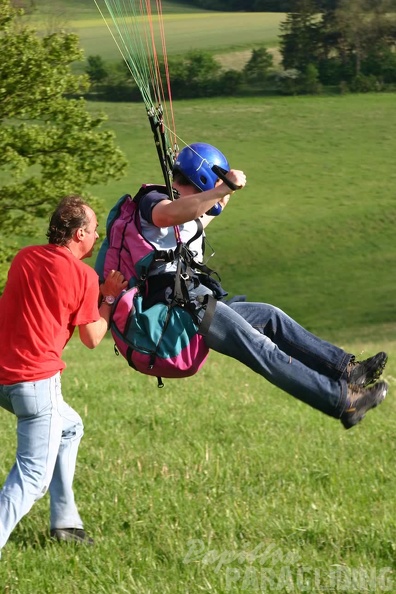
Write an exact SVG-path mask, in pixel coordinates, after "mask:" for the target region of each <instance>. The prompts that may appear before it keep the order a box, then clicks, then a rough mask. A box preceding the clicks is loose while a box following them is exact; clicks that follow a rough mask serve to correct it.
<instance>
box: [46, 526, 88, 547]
mask: <svg viewBox="0 0 396 594" xmlns="http://www.w3.org/2000/svg"><path fill="white" fill-rule="evenodd" d="M50 535H51V538H54V539H55V540H58V541H60V542H77V543H82V544H86V545H93V544H94V540H93V538H91V537H90V536H88V535H87V533H86V532H85V530H83V529H82V528H54V529H53V530H51V531H50Z"/></svg>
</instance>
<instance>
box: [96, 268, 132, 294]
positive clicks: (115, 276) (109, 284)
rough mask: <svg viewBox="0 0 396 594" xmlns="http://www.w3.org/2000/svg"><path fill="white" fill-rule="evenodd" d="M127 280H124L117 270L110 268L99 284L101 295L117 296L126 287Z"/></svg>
mask: <svg viewBox="0 0 396 594" xmlns="http://www.w3.org/2000/svg"><path fill="white" fill-rule="evenodd" d="M127 286H128V281H126V280H125V278H124V276H123V275H122V274H121V272H119V271H118V270H111V271H110V272H109V274H108V275H107V277H106V280H105V282H104V283H102V284H101V285H100V292H101V293H102V295H103V297H107V296H108V295H111V296H112V297H118V295H119V294H120V293H121V291H123V290H124V289H126V288H127Z"/></svg>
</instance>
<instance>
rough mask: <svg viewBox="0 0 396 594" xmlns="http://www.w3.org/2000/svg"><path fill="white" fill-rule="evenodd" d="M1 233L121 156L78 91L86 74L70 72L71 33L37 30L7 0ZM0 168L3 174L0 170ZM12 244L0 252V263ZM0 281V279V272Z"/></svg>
mask: <svg viewBox="0 0 396 594" xmlns="http://www.w3.org/2000/svg"><path fill="white" fill-rule="evenodd" d="M0 53H1V57H2V58H1V60H0V81H1V83H0V175H1V178H0V179H1V180H5V182H4V185H2V186H1V187H0V234H1V235H2V240H3V241H2V243H3V244H4V243H8V241H7V242H5V241H4V238H7V239H9V237H11V236H13V235H15V234H17V235H18V234H23V235H25V236H27V235H29V234H32V235H33V234H34V233H35V232H37V226H38V224H39V223H40V221H42V220H43V219H45V218H47V217H48V215H49V214H50V213H51V211H52V210H53V209H54V207H55V205H56V204H57V202H58V201H59V199H60V198H61V197H62V196H64V195H66V194H69V193H80V194H83V195H84V196H85V197H86V198H88V199H89V200H90V201H91V202H92V200H93V197H92V196H89V195H88V194H87V192H86V191H85V189H86V188H87V186H88V185H90V186H92V185H95V184H99V183H104V182H106V181H108V180H109V179H110V178H113V177H119V176H120V175H121V174H122V173H123V171H124V168H125V166H126V160H125V157H124V156H123V154H122V153H121V151H120V150H119V149H118V148H117V147H116V146H115V142H114V134H113V133H112V132H108V131H104V130H101V125H102V123H103V121H104V120H105V119H106V118H105V116H104V115H91V114H90V113H89V112H88V110H87V105H86V102H85V101H84V99H82V98H81V94H82V92H83V91H85V90H86V89H87V85H88V83H87V77H86V76H85V75H84V76H76V75H74V74H72V72H71V69H70V64H71V63H72V62H74V61H76V60H80V59H81V55H82V54H81V51H80V49H79V47H78V38H77V37H76V36H75V35H70V34H66V33H56V34H51V35H48V36H44V37H39V36H38V35H37V33H36V32H35V31H34V30H33V29H30V28H29V27H25V26H23V25H21V24H20V23H18V15H17V12H16V11H15V10H14V9H13V8H12V7H11V5H10V2H9V0H0ZM2 174H3V175H2ZM11 252H12V250H11V249H10V250H8V251H7V250H6V251H5V252H4V251H3V252H1V253H0V268H1V266H2V264H3V270H4V263H5V262H7V260H9V257H10V254H11ZM0 284H1V279H0Z"/></svg>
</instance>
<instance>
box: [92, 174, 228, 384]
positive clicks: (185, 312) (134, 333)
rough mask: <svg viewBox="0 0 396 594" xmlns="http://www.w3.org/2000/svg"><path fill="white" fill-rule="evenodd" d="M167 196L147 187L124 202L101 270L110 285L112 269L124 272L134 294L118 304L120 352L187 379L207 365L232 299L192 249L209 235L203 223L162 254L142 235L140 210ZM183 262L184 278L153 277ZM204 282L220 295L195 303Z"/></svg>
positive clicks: (140, 367) (155, 372)
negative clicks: (217, 321)
mask: <svg viewBox="0 0 396 594" xmlns="http://www.w3.org/2000/svg"><path fill="white" fill-rule="evenodd" d="M152 191H157V192H160V193H163V194H166V193H167V188H166V187H165V186H157V185H143V186H142V187H141V188H140V190H139V192H138V193H137V194H136V196H134V197H133V198H132V197H131V196H130V195H128V194H127V195H125V196H122V197H121V198H120V199H119V200H118V202H117V203H116V204H115V206H114V207H113V208H112V210H111V211H110V213H109V216H108V219H107V223H106V238H105V240H104V241H103V243H102V246H101V248H100V251H99V254H98V257H97V260H96V264H95V269H96V271H97V273H98V274H99V277H100V278H101V280H103V279H104V278H105V277H106V276H107V274H108V273H109V272H110V270H119V271H120V272H122V274H123V275H124V277H125V278H126V279H128V281H129V283H128V289H127V290H124V291H123V292H122V293H121V294H120V295H119V297H118V298H117V299H116V301H115V303H114V305H113V307H112V312H111V318H110V330H111V333H112V336H113V339H114V342H115V347H114V348H115V352H116V354H119V353H121V355H123V356H124V357H125V359H126V360H127V361H128V363H129V365H130V366H131V367H132V368H133V369H135V370H137V371H139V372H141V373H144V374H146V375H152V376H156V377H157V380H158V387H163V382H162V377H167V378H181V377H188V376H191V375H194V374H195V373H196V372H197V371H198V370H199V369H200V368H201V367H202V365H203V364H204V363H205V361H206V358H207V356H208V352H209V350H208V347H207V346H206V344H205V341H204V336H205V334H206V333H207V332H208V330H209V326H210V323H211V320H212V317H213V314H214V311H215V307H216V300H217V299H221V298H223V297H224V296H226V295H227V293H226V292H225V291H223V289H222V287H221V285H220V283H219V282H218V281H217V280H216V279H214V278H213V277H212V276H211V275H212V273H213V271H212V270H211V269H210V268H208V267H207V266H205V265H203V264H201V263H199V262H196V261H195V260H194V253H193V252H192V251H191V249H190V248H189V245H190V244H191V242H192V241H194V240H195V239H197V238H198V237H199V236H200V235H202V231H203V227H202V223H201V222H200V221H199V220H197V223H198V231H197V233H196V234H195V236H194V237H193V238H192V239H191V240H190V241H189V242H188V243H187V244H185V243H183V242H182V241H181V238H180V231H179V228H178V227H177V226H175V227H174V232H175V238H176V248H175V249H174V250H162V251H160V250H158V249H156V248H155V246H154V245H152V244H151V243H150V242H149V241H148V240H147V239H146V238H145V237H144V236H143V234H142V229H141V222H140V215H139V204H140V201H141V199H142V198H143V197H144V196H145V195H146V194H148V193H149V192H152ZM158 262H163V263H165V262H176V266H177V268H176V272H172V273H164V274H153V275H151V276H150V274H149V273H150V271H151V270H152V268H153V266H154V264H155V263H158ZM199 284H204V285H205V286H207V287H208V288H209V289H211V291H212V293H213V295H214V297H213V296H212V295H211V294H210V295H204V296H203V297H199V298H197V299H198V300H199V302H198V303H197V300H196V299H194V300H192V299H191V297H190V295H189V290H191V289H192V288H196V287H197V286H198V285H199Z"/></svg>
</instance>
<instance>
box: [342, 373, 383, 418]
mask: <svg viewBox="0 0 396 594" xmlns="http://www.w3.org/2000/svg"><path fill="white" fill-rule="evenodd" d="M387 391H388V384H387V383H386V382H378V383H377V384H374V386H371V388H360V387H359V388H358V387H355V386H348V404H347V408H346V409H345V410H344V412H343V413H342V415H341V423H342V424H343V425H344V427H345V429H350V428H351V427H353V426H354V425H357V424H358V423H360V421H361V420H362V419H363V418H364V416H365V414H366V412H367V411H369V410H370V409H371V408H375V407H376V406H378V405H379V404H381V402H382V401H383V400H384V398H385V396H386V393H387Z"/></svg>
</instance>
